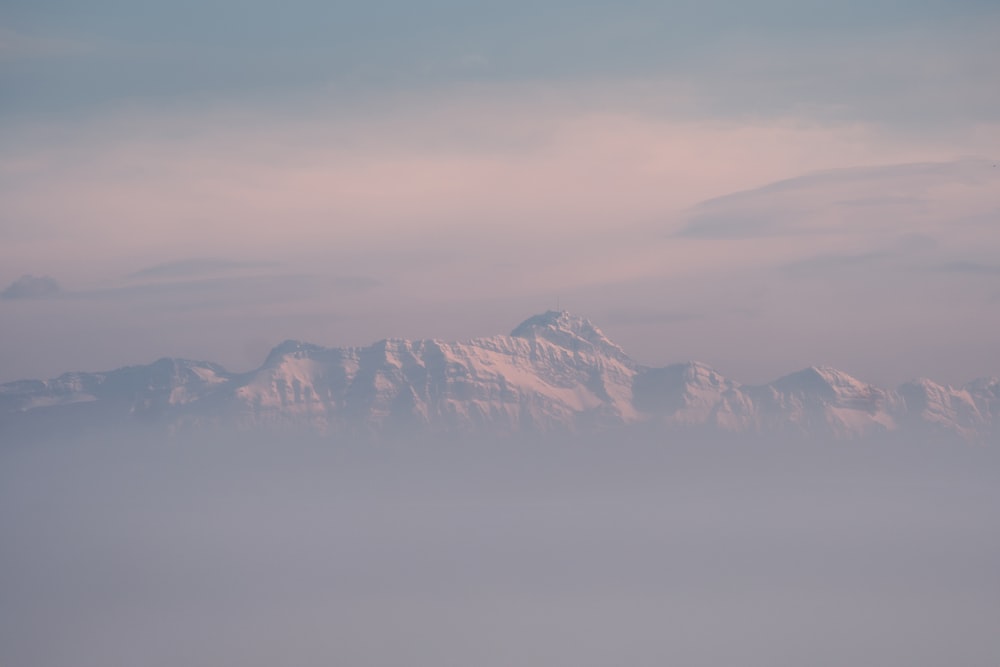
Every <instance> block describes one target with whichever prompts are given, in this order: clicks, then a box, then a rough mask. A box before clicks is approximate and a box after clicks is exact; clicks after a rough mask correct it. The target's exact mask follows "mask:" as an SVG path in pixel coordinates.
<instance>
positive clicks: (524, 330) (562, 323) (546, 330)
mask: <svg viewBox="0 0 1000 667" xmlns="http://www.w3.org/2000/svg"><path fill="white" fill-rule="evenodd" d="M510 335H511V336H513V337H515V338H527V339H529V340H545V341H547V342H549V343H552V344H554V345H558V346H559V347H563V348H566V349H568V350H572V351H578V350H582V351H595V352H599V353H601V354H605V355H609V356H612V357H617V358H619V359H628V355H626V354H625V351H624V350H623V349H622V348H620V347H619V346H618V345H616V344H615V343H613V342H612V341H611V339H610V338H608V337H607V336H605V335H604V332H603V331H601V330H600V329H598V328H597V327H595V326H594V325H593V323H592V322H591V321H590V320H588V319H586V318H584V317H579V316H577V315H573V314H571V313H569V312H567V311H565V310H549V311H546V312H544V313H541V314H540V315H535V316H533V317H529V318H528V319H526V320H525V321H523V322H521V323H520V324H519V325H517V326H516V327H515V328H514V330H513V331H511V332H510Z"/></svg>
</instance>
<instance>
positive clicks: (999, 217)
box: [0, 0, 1000, 384]
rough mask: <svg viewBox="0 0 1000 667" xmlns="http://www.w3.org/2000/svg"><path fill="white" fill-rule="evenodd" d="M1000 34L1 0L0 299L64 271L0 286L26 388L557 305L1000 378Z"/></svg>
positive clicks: (924, 22) (800, 14) (515, 316)
mask: <svg viewBox="0 0 1000 667" xmlns="http://www.w3.org/2000/svg"><path fill="white" fill-rule="evenodd" d="M997 34H1000V9H998V8H997V7H996V5H995V3H992V2H948V3H945V2H903V1H901V0H899V1H894V2H888V1H887V2H846V3H836V4H835V3H826V2H823V3H820V2H714V3H705V2H698V3H696V2H667V3H664V2H655V3H654V2H637V1H634V2H615V3H610V2H574V3H569V2H546V3H526V2H507V3H468V2H427V3H420V4H419V5H417V4H414V3H402V2H378V3H365V4H364V5H363V6H362V5H361V4H357V3H350V4H348V3H331V2H297V3H290V4H289V3H286V4H283V5H282V6H281V7H280V9H279V8H278V7H276V6H274V5H270V4H264V3H256V2H240V3H237V2H208V3H205V2H199V3H193V2H179V3H172V4H169V5H167V4H162V3H142V2H129V3H124V2H91V3H75V2H49V3H27V2H15V3H7V4H5V5H4V6H3V7H0V91H3V92H2V93H0V147H2V153H0V196H2V197H3V199H4V201H5V202H6V204H5V206H4V209H3V211H2V212H0V289H4V288H6V287H7V286H10V285H15V284H18V281H21V280H22V279H23V276H25V275H31V276H34V277H36V278H39V279H46V278H51V279H52V280H54V281H56V282H57V283H58V285H59V286H60V290H59V291H58V292H55V293H53V292H52V290H43V291H42V292H37V291H36V292H31V291H30V290H29V291H28V292H22V293H23V294H24V295H28V296H26V297H25V298H5V299H0V323H2V325H3V330H4V332H5V333H4V336H5V343H6V345H5V346H4V349H3V351H2V352H0V381H6V380H13V379H17V378H21V377H44V376H50V375H55V374H58V373H60V372H62V371H65V370H70V369H81V370H97V369H101V368H109V367H115V366H119V365H123V364H126V363H145V362H149V361H152V360H153V359H155V358H157V357H160V356H164V355H176V356H186V357H195V358H208V359H212V360H217V361H220V362H222V363H223V364H225V365H227V366H229V367H231V368H233V369H234V370H239V369H243V368H249V367H252V366H253V365H255V364H256V363H259V361H260V360H261V359H263V356H264V354H266V351H267V349H268V348H269V347H270V346H271V345H273V344H276V343H277V342H278V341H280V340H281V339H283V338H288V337H292V338H303V339H308V340H312V341H314V342H317V343H320V344H328V345H337V344H364V343H367V342H370V341H371V340H374V339H377V338H380V337H384V336H405V337H422V336H428V337H430V336H433V337H439V338H459V339H460V338H466V337H472V336H477V335H489V334H493V333H498V332H505V331H508V330H509V329H511V328H512V327H513V326H514V325H516V324H517V323H518V322H519V321H520V320H521V319H524V318H525V317H527V316H529V315H531V314H533V313H535V312H538V311H541V310H545V309H547V308H550V307H552V306H554V304H555V301H556V298H557V297H559V298H560V303H561V304H562V305H564V306H565V307H567V308H570V309H571V310H574V311H575V312H578V313H581V314H584V315H588V316H590V317H591V318H592V319H593V320H594V321H595V322H596V323H597V324H598V325H599V326H602V328H604V329H605V330H606V331H607V333H608V334H609V335H610V336H611V337H612V338H614V339H615V340H616V341H618V342H619V343H620V344H622V345H623V347H625V349H626V350H627V351H629V352H630V353H632V354H633V355H634V356H636V357H637V358H639V359H640V360H642V361H645V362H648V363H668V362H674V361H681V360H686V359H698V360H701V361H704V362H707V363H709V364H712V365H714V366H716V367H717V368H719V370H720V371H722V372H724V373H726V374H728V375H730V376H732V377H734V378H735V379H737V380H742V381H746V382H755V381H765V380H769V379H773V378H775V377H777V376H779V375H781V374H784V373H787V372H791V371H794V370H796V369H798V368H800V367H802V366H804V365H808V364H813V363H832V364H834V365H837V366H839V367H842V368H844V370H847V371H848V372H852V373H854V374H855V375H858V376H859V377H862V378H863V379H867V380H870V381H874V382H882V383H886V384H894V383H897V382H901V381H903V380H906V379H909V378H910V377H913V376H917V375H929V376H932V377H935V378H937V379H940V380H942V381H946V382H953V383H960V382H964V381H967V380H970V379H972V378H973V377H976V376H979V375H990V374H993V375H995V374H997V373H1000V354H998V353H997V352H996V349H995V347H996V346H995V342H994V340H993V336H992V335H991V332H992V331H995V330H997V328H998V327H1000V316H998V315H997V313H998V312H1000V307H998V305H1000V280H998V273H1000V233H998V232H997V225H998V224H1000V214H998V212H1000V168H996V167H994V166H993V165H994V164H996V162H997V160H998V159H1000V87H998V86H996V83H995V63H996V62H1000V46H998V40H996V38H995V36H996V35H997ZM165 267H166V268H165ZM22 284H23V283H22ZM46 284H48V283H46ZM15 292H16V290H15ZM8 295H9V294H8ZM31 295H33V296H34V298H32V296H31ZM890 350H891V353H890V352H889V351H890Z"/></svg>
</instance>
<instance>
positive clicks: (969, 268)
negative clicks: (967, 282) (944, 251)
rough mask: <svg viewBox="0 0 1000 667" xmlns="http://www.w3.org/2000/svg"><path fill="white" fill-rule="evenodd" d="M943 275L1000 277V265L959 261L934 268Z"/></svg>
mask: <svg viewBox="0 0 1000 667" xmlns="http://www.w3.org/2000/svg"><path fill="white" fill-rule="evenodd" d="M933 270H935V271H941V272H943V273H960V274H968V275H974V276H1000V263H997V264H987V263H984V262H974V261H970V260H957V261H954V262H947V263H945V264H941V265H940V266H936V267H934V269H933Z"/></svg>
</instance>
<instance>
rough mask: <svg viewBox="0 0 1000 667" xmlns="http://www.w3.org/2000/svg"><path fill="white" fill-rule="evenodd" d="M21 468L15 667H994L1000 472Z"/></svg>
mask: <svg viewBox="0 0 1000 667" xmlns="http://www.w3.org/2000/svg"><path fill="white" fill-rule="evenodd" d="M610 439H611V440H613V441H609V442H583V441H572V440H566V441H560V442H538V441H536V442H531V443H527V442H520V443H511V442H508V443H505V444H496V443H493V444H484V443H482V442H466V443H450V444H440V443H439V444H434V445H432V444H428V443H419V444H418V443H411V444H410V445H409V446H400V445H395V446H388V445H383V446H372V445H368V446H358V445H345V444H337V443H316V442H269V443H260V442H254V443H249V442H218V441H214V442H207V441H206V442H197V443H194V442H183V443H180V442H176V441H174V442H142V441H128V440H126V439H124V438H119V439H118V440H117V441H115V442H108V441H106V440H105V441H102V440H98V439H91V440H87V441H80V442H61V443H50V444H32V445H30V446H29V445H19V444H8V445H5V446H4V447H3V449H2V450H0V665H10V666H12V667H110V666H117V665H128V666H131V665H136V666H142V667H179V666H184V667H193V666H202V665H204V666H211V667H225V666H229V665H232V666H239V667H255V666H260V667H273V666H275V665H290V666H295V667H313V666H316V667H319V666H323V667H329V666H330V665H345V666H350V667H365V666H369V665H371V666H375V665H385V666H397V665H426V666H428V667H443V666H446V665H455V666H462V667H465V666H475V667H493V666H496V667H500V666H504V667H508V666H510V665H518V666H525V667H534V666H539V667H543V666H544V667H552V666H562V665H567V666H569V665H572V666H575V667H580V666H590V665H593V666H595V667H597V666H600V667H607V666H608V665H627V666H629V667H641V666H646V665H648V666H650V667H652V666H655V667H663V666H664V665H684V666H685V667H697V666H701V665H704V666H712V667H723V666H727V665H741V666H744V667H746V666H750V667H754V666H760V667H782V666H788V667H802V666H804V665H809V666H823V665H830V666H842V665H852V666H855V665H856V666H866V665H872V666H878V667H887V666H895V665H898V666H900V667H902V666H906V667H920V666H926V667H941V666H942V665H962V666H963V667H977V666H980V665H981V666H983V667H996V665H997V664H998V663H997V662H996V660H997V659H998V658H997V657H998V656H1000V484H998V481H1000V466H998V462H1000V455H998V452H997V451H996V450H995V449H990V448H984V447H973V446H953V445H950V446H943V445H934V444H909V445H900V444H896V445H889V444H879V445H867V446H863V445H857V444H855V445H845V444H839V445H831V444H827V445H822V446H820V445H816V444H804V443H799V444H797V445H787V444H786V445H777V444H774V443H770V444H765V443H743V444H742V445H737V444H733V443H730V444H725V445H723V444H718V443H714V444H713V443H698V444H694V443H686V444H684V443H679V442H671V443H658V444H650V443H640V442H621V441H619V439H618V438H617V437H612V438H610Z"/></svg>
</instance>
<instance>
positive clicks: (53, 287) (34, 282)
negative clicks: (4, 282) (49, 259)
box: [0, 275, 60, 299]
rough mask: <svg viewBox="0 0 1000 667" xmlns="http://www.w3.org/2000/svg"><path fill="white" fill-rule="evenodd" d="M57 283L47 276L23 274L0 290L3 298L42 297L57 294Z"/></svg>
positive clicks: (0, 295) (0, 296) (58, 290)
mask: <svg viewBox="0 0 1000 667" xmlns="http://www.w3.org/2000/svg"><path fill="white" fill-rule="evenodd" d="M59 292H60V288H59V283H58V282H56V280H55V279H54V278H51V277H49V276H32V275H23V276H21V277H20V278H18V279H17V280H15V281H14V282H12V283H11V284H10V285H8V286H7V288H6V289H4V290H3V291H2V292H0V298H4V299H44V298H47V297H51V296H55V295H56V294H59Z"/></svg>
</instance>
